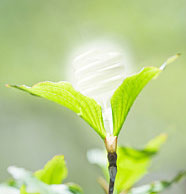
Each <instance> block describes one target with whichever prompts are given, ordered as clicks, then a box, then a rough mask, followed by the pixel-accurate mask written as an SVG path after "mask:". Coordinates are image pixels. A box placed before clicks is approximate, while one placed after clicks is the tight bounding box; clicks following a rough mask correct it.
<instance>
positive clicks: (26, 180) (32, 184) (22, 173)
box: [8, 166, 56, 194]
mask: <svg viewBox="0 0 186 194" xmlns="http://www.w3.org/2000/svg"><path fill="white" fill-rule="evenodd" d="M8 171H9V173H10V174H11V175H12V176H13V178H14V179H15V180H16V181H17V182H18V183H19V184H21V185H24V186H25V188H24V187H21V191H22V193H23V194H25V192H26V194H27V193H29V194H30V193H34V194H35V193H39V194H56V193H55V192H54V191H53V190H52V188H51V187H50V186H49V185H47V184H45V183H43V182H41V181H40V180H38V179H37V178H36V177H35V176H34V175H33V174H32V173H31V172H29V171H27V170H25V169H23V168H17V167H15V166H11V167H9V168H8Z"/></svg>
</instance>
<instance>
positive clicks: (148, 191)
mask: <svg viewBox="0 0 186 194" xmlns="http://www.w3.org/2000/svg"><path fill="white" fill-rule="evenodd" d="M185 176H186V172H180V173H178V175H176V176H175V177H174V178H173V179H172V180H171V181H156V182H154V183H152V184H149V185H143V186H140V187H136V188H133V189H131V190H130V191H129V193H128V194H157V193H160V192H162V191H164V190H165V189H167V188H169V187H171V186H172V185H173V184H174V183H177V182H179V181H180V180H181V179H182V178H184V177H185Z"/></svg>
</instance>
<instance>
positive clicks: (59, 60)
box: [0, 0, 186, 194]
mask: <svg viewBox="0 0 186 194" xmlns="http://www.w3.org/2000/svg"><path fill="white" fill-rule="evenodd" d="M97 39H99V40H102V39H104V40H108V41H113V42H117V44H119V45H120V46H121V47H123V48H124V49H126V51H127V52H128V53H129V55H130V58H131V60H132V63H133V65H134V67H135V69H136V70H140V68H141V67H143V66H147V65H156V66H159V65H161V64H162V63H163V61H164V60H165V59H166V58H167V57H169V56H171V55H173V54H175V53H177V52H181V53H182V56H181V57H180V58H179V59H178V60H177V61H176V62H175V63H174V64H172V65H170V66H169V67H168V68H167V69H166V71H165V72H164V73H162V74H161V76H160V77H159V78H158V79H157V80H156V81H152V82H151V83H150V84H149V85H148V86H147V87H146V88H145V90H144V91H143V92H142V94H141V95H140V96H139V97H138V99H137V101H136V103H135V105H134V106H133V108H132V110H131V111H130V114H129V116H128V118H127V121H126V123H125V126H124V129H123V130H122V132H121V135H120V138H119V144H120V145H130V146H134V147H138V148H140V147H142V146H143V145H144V144H145V143H146V142H147V141H148V140H149V139H151V138H153V137H154V136H156V135H159V134H160V133H162V132H165V133H167V134H168V136H169V137H168V141H167V143H166V144H165V146H164V147H163V148H162V150H161V152H160V154H159V155H158V157H156V158H155V159H154V161H153V164H152V167H151V168H150V174H149V175H147V176H146V177H145V178H144V179H143V180H142V181H141V183H147V182H149V181H152V180H155V179H160V178H161V179H162V178H171V177H172V176H173V175H175V174H176V172H177V171H179V170H181V169H186V165H185V164H186V154H185V153H186V127H185V126H186V119H185V116H186V64H185V63H186V54H185V53H186V1H185V0H177V1H173V0H164V1H162V0H156V1H151V0H150V1H149V0H138V1H135V0H113V1H111V0H102V1H100V0H93V1H92V0H84V1H83V0H81V1H79V0H52V1H49V0H0V181H3V180H5V179H7V178H8V177H9V175H8V173H7V172H6V169H7V167H8V166H9V165H17V166H20V167H25V168H27V169H30V170H36V169H39V168H41V167H42V166H43V165H44V164H45V163H46V161H48V160H49V159H51V158H52V157H53V156H54V155H55V154H64V155H65V158H66V161H67V165H68V168H69V176H68V181H69V180H70V181H74V182H76V183H79V184H80V185H81V186H82V187H83V189H84V191H85V193H88V194H94V193H101V192H102V191H101V189H100V187H99V185H98V184H97V183H96V178H97V177H98V176H99V175H100V173H101V172H100V171H99V169H97V168H96V167H95V166H91V165H90V164H89V163H88V162H87V160H86V152H87V151H88V150H89V149H91V148H95V147H96V148H103V142H102V141H101V140H100V138H98V136H97V135H96V133H95V132H94V131H93V130H92V129H91V128H90V127H89V126H88V125H87V124H86V123H85V122H84V121H83V120H81V119H80V118H78V116H76V115H75V114H73V113H72V112H71V111H70V110H67V109H65V108H63V107H60V106H58V105H57V104H54V103H52V102H49V101H47V100H43V99H39V98H34V97H32V96H31V95H28V94H26V93H23V92H21V91H18V90H14V89H8V88H5V86H4V85H5V84H6V83H12V84H27V85H32V84H35V83H37V82H39V81H45V80H49V81H60V80H67V79H68V76H67V73H66V72H67V69H69V68H71V67H69V65H70V64H69V62H68V59H69V56H70V55H71V53H72V52H73V51H74V50H75V48H78V47H79V46H81V45H83V44H86V43H88V42H93V41H94V40H97ZM185 183H186V182H184V181H183V182H182V183H181V184H179V185H177V186H174V187H173V188H172V189H171V190H169V191H168V192H167V193H169V194H175V193H176V194H185V193H186V186H185V185H186V184H185ZM165 193H166V192H165Z"/></svg>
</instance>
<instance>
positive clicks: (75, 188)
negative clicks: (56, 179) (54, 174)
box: [67, 183, 83, 194]
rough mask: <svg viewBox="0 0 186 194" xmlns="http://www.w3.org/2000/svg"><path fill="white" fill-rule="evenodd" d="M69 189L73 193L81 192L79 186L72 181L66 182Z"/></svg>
mask: <svg viewBox="0 0 186 194" xmlns="http://www.w3.org/2000/svg"><path fill="white" fill-rule="evenodd" d="M67 186H68V189H69V191H71V192H72V193H73V194H82V193H83V191H82V189H81V187H80V186H79V185H77V184H74V183H68V184H67Z"/></svg>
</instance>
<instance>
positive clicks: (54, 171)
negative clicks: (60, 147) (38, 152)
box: [34, 155, 67, 185]
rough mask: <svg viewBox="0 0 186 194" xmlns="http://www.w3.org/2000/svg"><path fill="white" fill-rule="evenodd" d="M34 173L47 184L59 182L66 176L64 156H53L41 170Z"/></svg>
mask: <svg viewBox="0 0 186 194" xmlns="http://www.w3.org/2000/svg"><path fill="white" fill-rule="evenodd" d="M34 175H35V176H36V177H37V178H38V179H39V180H41V181H42V182H44V183H46V184H48V185H51V184H61V183H62V181H63V180H64V179H65V178H66V177H67V167H66V164H65V160H64V156H63V155H61V156H55V157H54V158H53V159H52V160H50V161H49V162H48V163H47V164H46V165H45V167H44V168H43V169H42V170H39V171H37V172H35V174H34Z"/></svg>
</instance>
